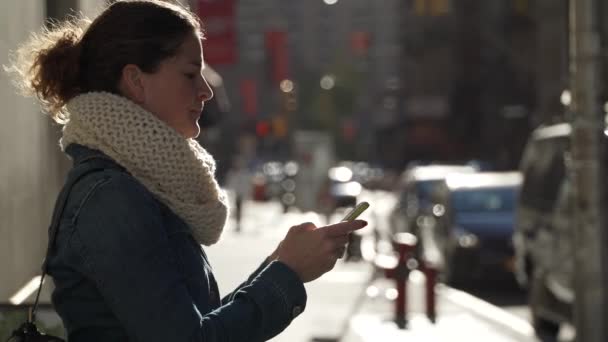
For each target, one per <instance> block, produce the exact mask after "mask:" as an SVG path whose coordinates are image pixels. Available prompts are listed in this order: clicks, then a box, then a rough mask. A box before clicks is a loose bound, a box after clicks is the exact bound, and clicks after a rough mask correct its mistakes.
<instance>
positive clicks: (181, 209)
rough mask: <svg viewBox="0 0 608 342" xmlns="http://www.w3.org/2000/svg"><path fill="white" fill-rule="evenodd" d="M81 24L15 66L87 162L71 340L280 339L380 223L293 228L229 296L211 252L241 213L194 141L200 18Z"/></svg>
mask: <svg viewBox="0 0 608 342" xmlns="http://www.w3.org/2000/svg"><path fill="white" fill-rule="evenodd" d="M71 20H72V21H71V22H62V23H58V24H56V25H55V26H54V27H52V28H51V29H49V30H47V31H45V32H43V33H41V34H38V35H35V36H32V38H31V39H30V40H29V41H28V42H27V43H25V44H24V45H23V46H22V47H21V48H20V49H19V50H18V51H17V53H16V55H15V58H14V59H13V61H12V64H11V66H10V67H8V68H7V70H9V71H12V72H13V74H14V75H15V76H17V78H18V79H19V80H20V81H21V84H22V88H23V90H24V91H26V92H29V93H30V94H33V95H35V96H36V97H37V98H38V99H39V100H41V104H42V106H43V107H44V109H45V111H47V112H48V113H49V114H50V115H51V117H52V118H53V119H54V120H55V121H57V122H59V123H61V124H63V125H64V126H63V137H62V139H61V147H62V149H63V151H65V153H66V154H67V155H68V156H69V157H70V158H71V159H72V160H73V162H74V166H73V168H72V169H71V170H70V172H69V174H68V176H67V180H66V184H67V183H68V182H71V181H73V180H77V182H76V184H75V185H74V187H72V188H71V191H70V193H69V194H68V195H69V197H68V200H67V203H66V206H65V208H64V209H63V211H60V212H58V213H60V214H61V217H60V220H59V222H60V225H59V230H58V235H57V239H56V244H55V246H54V249H52V253H51V254H50V256H49V258H48V259H47V260H48V262H49V264H48V265H49V274H50V276H51V277H52V278H53V280H54V283H55V289H54V291H53V295H52V301H53V304H54V306H55V309H56V310H57V312H58V313H59V315H60V317H61V319H62V320H63V323H64V325H65V327H66V329H67V335H68V340H69V341H71V342H78V341H87V342H91V341H127V340H128V341H146V342H153V341H206V342H211V341H264V340H268V339H270V338H272V337H273V336H275V335H277V334H278V333H279V332H281V331H282V330H283V329H285V328H286V327H287V325H289V324H290V323H291V321H292V320H293V319H294V318H295V317H296V316H298V315H299V314H300V313H301V312H302V310H303V309H304V307H305V305H306V291H305V288H304V286H303V283H305V282H308V281H312V280H314V279H316V278H318V277H320V276H321V275H322V274H323V273H325V272H327V271H329V270H331V269H332V268H333V266H334V265H335V262H336V259H337V258H338V256H340V255H341V254H342V253H343V249H344V246H345V243H346V241H347V236H348V233H350V232H351V231H353V230H356V229H359V228H361V227H363V226H364V225H365V224H366V223H365V222H364V221H355V222H351V223H339V224H335V225H331V226H325V227H315V226H314V225H313V224H312V223H303V224H301V225H297V226H294V227H291V229H290V230H289V231H288V233H287V234H286V236H285V238H284V239H283V241H282V242H281V243H280V244H279V246H278V247H277V248H276V250H275V251H274V252H272V253H271V255H270V256H269V257H268V258H267V259H266V260H265V261H264V262H263V263H262V264H261V266H260V267H259V268H258V269H257V270H255V271H254V272H253V274H252V275H251V276H250V277H249V278H248V279H247V280H246V281H245V282H244V283H243V284H242V285H241V286H239V287H238V288H237V289H236V290H235V291H234V292H232V293H230V294H228V295H227V296H225V297H224V298H223V299H220V295H219V293H218V286H217V284H216V282H215V278H214V276H213V272H212V269H211V266H210V265H209V262H208V259H207V257H206V254H205V251H204V249H203V248H202V247H201V245H205V246H210V245H213V244H215V243H216V242H218V240H219V239H220V236H221V234H222V230H223V228H224V225H225V222H226V217H227V214H228V206H227V201H226V195H225V193H224V192H223V191H222V190H221V189H220V188H219V186H218V184H217V181H216V179H215V177H214V171H215V162H214V159H213V157H212V156H211V155H209V154H208V153H207V151H206V150H205V149H204V148H203V147H201V146H200V145H199V144H198V143H197V142H196V141H195V139H194V138H195V137H197V136H198V134H199V130H200V128H199V126H198V119H199V116H200V114H201V110H202V107H203V105H204V103H205V102H206V101H208V100H210V99H211V98H212V96H213V93H212V91H211V89H210V88H209V85H208V84H207V82H206V80H205V79H204V78H203V76H202V74H201V70H202V68H204V61H203V58H202V57H203V54H202V48H201V35H202V34H201V28H200V25H199V22H198V21H197V19H196V18H195V16H194V15H193V14H192V13H191V12H189V11H188V10H186V9H184V8H182V7H179V6H178V5H174V4H171V3H169V2H163V1H153V0H149V1H116V2H113V3H112V4H111V5H109V7H107V8H106V9H105V10H103V12H102V13H101V14H100V15H99V16H98V17H97V18H96V19H94V20H93V21H92V22H90V23H87V22H84V21H83V22H80V21H79V22H76V21H75V19H71ZM81 177H82V178H81ZM64 190H65V188H64ZM237 253H238V252H237Z"/></svg>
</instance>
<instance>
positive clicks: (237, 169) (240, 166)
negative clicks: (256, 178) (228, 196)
mask: <svg viewBox="0 0 608 342" xmlns="http://www.w3.org/2000/svg"><path fill="white" fill-rule="evenodd" d="M252 177H253V174H252V173H251V172H249V169H248V168H247V163H246V162H245V160H244V159H243V157H237V158H235V160H234V163H233V164H232V167H231V168H230V170H229V171H228V174H227V175H226V186H227V187H228V188H229V189H231V190H232V192H233V193H234V202H235V204H234V207H235V208H234V209H235V212H234V218H235V221H236V225H235V231H236V232H237V233H238V232H240V231H241V228H242V227H241V223H242V215H243V202H244V201H245V200H247V199H249V198H250V197H251V191H252V188H253V182H252Z"/></svg>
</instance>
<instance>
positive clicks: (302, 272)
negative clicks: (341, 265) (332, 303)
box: [269, 220, 367, 283]
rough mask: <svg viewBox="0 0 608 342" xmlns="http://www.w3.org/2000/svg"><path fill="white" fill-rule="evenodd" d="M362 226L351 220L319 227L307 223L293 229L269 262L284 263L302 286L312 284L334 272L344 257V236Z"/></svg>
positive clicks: (361, 223) (359, 221)
mask: <svg viewBox="0 0 608 342" xmlns="http://www.w3.org/2000/svg"><path fill="white" fill-rule="evenodd" d="M366 225H367V222H365V221H362V220H355V221H352V222H340V223H336V224H332V225H329V226H323V227H316V226H315V225H314V224H312V223H310V222H307V223H303V224H300V225H298V226H293V227H291V228H290V229H289V232H287V235H286V236H285V239H283V241H282V242H281V243H280V244H279V247H277V250H276V251H275V252H274V253H273V254H272V255H271V256H270V257H269V258H270V260H278V261H281V262H283V263H285V264H286V265H287V266H289V267H290V268H291V269H292V270H294V271H295V272H296V273H297V274H298V276H299V277H300V279H301V280H302V281H303V282H305V283H306V282H309V281H312V280H315V279H317V278H319V277H320V276H322V275H323V274H324V273H325V272H327V271H329V270H331V269H332V268H334V265H335V264H336V260H337V259H338V258H340V257H342V254H343V253H344V248H345V246H346V243H347V242H348V235H349V234H350V233H351V232H353V231H355V230H357V229H361V228H363V227H365V226H366Z"/></svg>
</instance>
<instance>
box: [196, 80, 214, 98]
mask: <svg viewBox="0 0 608 342" xmlns="http://www.w3.org/2000/svg"><path fill="white" fill-rule="evenodd" d="M198 97H199V100H200V101H203V102H204V101H209V100H211V99H212V98H213V90H212V89H211V86H210V85H209V82H207V80H206V79H205V78H204V77H203V84H202V86H201V88H200V90H199V93H198Z"/></svg>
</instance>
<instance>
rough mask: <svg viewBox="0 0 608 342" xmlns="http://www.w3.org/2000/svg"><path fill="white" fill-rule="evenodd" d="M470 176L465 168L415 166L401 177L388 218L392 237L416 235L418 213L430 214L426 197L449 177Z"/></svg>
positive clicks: (428, 199) (441, 165)
mask: <svg viewBox="0 0 608 342" xmlns="http://www.w3.org/2000/svg"><path fill="white" fill-rule="evenodd" d="M455 172H457V173H473V172H476V169H475V168H474V167H472V166H465V165H444V164H437V165H415V166H412V167H408V168H407V169H406V170H405V171H403V173H402V174H401V179H400V181H399V186H398V188H397V190H396V191H397V196H398V197H399V200H398V202H397V204H396V206H395V208H394V209H393V210H392V211H391V213H390V215H389V222H390V231H391V233H392V234H395V233H400V232H408V233H412V234H414V235H416V236H417V235H418V222H419V218H420V217H421V215H422V213H424V212H429V210H430V205H431V201H430V196H431V194H432V192H433V191H434V189H435V187H436V186H437V185H438V184H439V183H441V182H442V181H443V180H444V179H445V177H446V176H447V175H449V174H450V173H455Z"/></svg>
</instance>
